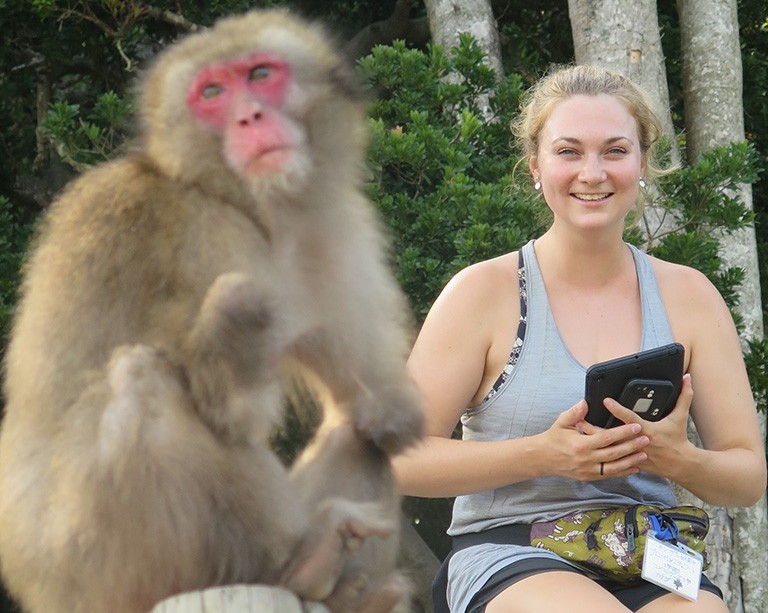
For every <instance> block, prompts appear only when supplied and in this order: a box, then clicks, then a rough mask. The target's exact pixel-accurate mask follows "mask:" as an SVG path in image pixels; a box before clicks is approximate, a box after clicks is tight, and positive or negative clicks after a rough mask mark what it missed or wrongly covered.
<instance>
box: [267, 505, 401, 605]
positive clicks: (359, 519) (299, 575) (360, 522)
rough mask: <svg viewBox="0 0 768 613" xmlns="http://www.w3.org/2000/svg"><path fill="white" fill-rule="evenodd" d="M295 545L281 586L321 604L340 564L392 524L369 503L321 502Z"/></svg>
mask: <svg viewBox="0 0 768 613" xmlns="http://www.w3.org/2000/svg"><path fill="white" fill-rule="evenodd" d="M311 526H312V527H311V529H310V530H309V532H308V534H307V535H306V537H305V538H304V540H303V541H302V542H301V543H300V544H299V548H298V550H297V552H296V554H295V555H294V556H293V562H292V563H291V565H290V567H289V568H288V570H287V571H286V573H285V574H284V578H283V580H282V581H281V584H282V585H284V586H285V587H286V588H287V589H289V590H291V591H292V592H294V593H296V594H298V595H299V596H300V597H301V598H303V599H305V600H310V601H316V602H321V601H323V600H325V599H326V598H327V597H328V596H329V595H330V594H331V593H332V592H333V591H334V589H335V588H336V584H337V582H338V581H339V577H340V576H341V574H342V571H343V569H344V565H345V563H346V562H347V560H348V558H349V557H350V556H354V555H355V554H356V553H357V552H358V551H359V550H360V548H361V547H362V545H363V543H364V542H365V540H366V539H368V538H373V537H379V538H387V537H389V536H390V535H391V534H392V533H393V532H394V531H395V528H396V527H395V526H394V525H393V523H392V521H391V520H389V519H388V518H386V517H385V515H384V514H383V513H382V510H381V507H380V505H378V504H377V503H373V502H354V501H351V500H346V499H342V498H331V499H328V500H326V501H324V502H323V503H322V504H321V505H320V508H319V510H318V512H317V514H316V515H315V516H314V517H313V518H312V521H311Z"/></svg>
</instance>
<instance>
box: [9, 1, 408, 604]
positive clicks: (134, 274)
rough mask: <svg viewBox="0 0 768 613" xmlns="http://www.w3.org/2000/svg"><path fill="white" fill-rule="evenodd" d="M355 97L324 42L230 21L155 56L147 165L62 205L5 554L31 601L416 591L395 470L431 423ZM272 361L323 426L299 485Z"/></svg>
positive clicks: (373, 596) (148, 89)
mask: <svg viewBox="0 0 768 613" xmlns="http://www.w3.org/2000/svg"><path fill="white" fill-rule="evenodd" d="M356 88H357V85H356V83H355V80H354V76H353V72H352V70H351V68H350V67H348V66H346V65H345V64H344V62H343V60H342V59H341V56H340V55H339V54H338V53H337V52H335V51H334V50H333V49H332V48H330V47H329V45H328V44H327V43H326V41H325V37H324V36H323V34H322V32H320V31H319V30H317V29H316V28H314V27H312V26H309V25H307V24H304V23H302V22H299V21H296V20H295V19H293V18H291V17H289V16H288V15H287V14H285V13H281V12H264V13H252V14H248V15H246V16H243V17H239V18H230V19H226V20H223V21H221V22H220V23H219V24H217V25H216V26H215V27H214V28H212V29H210V30H208V31H206V32H203V33H200V34H195V35H193V36H191V37H189V38H187V39H186V40H184V41H182V42H181V43H180V44H178V45H175V46H174V47H172V48H170V49H169V50H168V51H167V52H165V53H164V54H163V55H161V57H160V58H158V61H157V62H156V64H155V66H154V68H153V69H152V70H151V71H150V73H149V74H148V76H147V78H146V79H145V81H144V84H143V89H142V93H143V98H142V106H141V109H142V110H141V118H142V121H143V130H142V133H141V139H140V142H139V144H138V146H137V148H136V150H135V152H132V153H130V154H129V155H127V156H125V157H124V158H123V159H120V160H117V161H114V162H111V163H108V164H104V165H102V166H101V167H98V168H96V169H94V170H91V171H89V172H88V173H86V174H85V175H83V176H82V177H80V178H79V179H77V180H76V181H74V182H73V183H72V185H71V186H69V187H68V189H67V190H66V191H65V193H64V194H63V196H62V197H61V198H60V199H59V200H58V201H57V202H56V203H54V205H53V206H52V207H51V210H50V212H49V214H48V215H47V218H46V220H45V222H44V224H43V226H42V228H41V231H40V232H39V235H38V236H37V240H36V243H35V245H34V249H33V251H32V253H31V257H30V260H29V262H28V265H27V267H26V271H25V280H24V284H23V291H22V296H21V299H20V303H19V307H18V312H17V315H16V319H15V324H14V327H13V332H12V338H11V342H10V346H9V348H8V352H7V355H6V364H5V366H6V382H5V392H6V398H7V406H6V416H5V420H4V423H3V426H2V433H1V434H0V562H1V563H2V574H3V578H4V580H5V581H6V584H7V586H8V587H9V589H10V591H11V593H12V594H13V595H14V596H15V597H16V598H17V599H18V600H19V601H20V602H21V604H22V606H23V607H24V608H25V609H27V610H30V611H45V612H48V611H67V612H68V613H78V612H83V613H85V612H87V613H99V612H102V611H109V612H111V613H123V612H125V613H138V612H145V611H147V610H149V609H150V608H151V607H152V606H153V604H154V603H156V602H157V601H158V600H160V599H162V598H165V597H167V596H169V595H171V594H174V593H177V592H181V591H185V590H193V589H200V588H204V587H207V586H212V585H220V584H226V583H239V582H250V583H267V584H279V585H285V586H287V587H289V588H290V589H293V590H294V591H296V592H297V593H298V594H299V595H300V596H303V597H305V598H307V599H312V600H322V601H325V602H326V603H327V604H328V605H329V607H331V608H332V610H334V611H345V612H346V611H353V610H365V611H380V610H381V611H386V610H389V609H390V608H392V606H393V605H394V603H395V602H397V601H398V600H400V599H401V598H402V597H403V592H404V591H405V588H404V585H403V582H402V580H401V579H400V578H399V576H397V575H396V574H395V573H394V572H393V571H394V552H395V551H396V549H397V546H398V543H397V536H396V534H395V533H396V530H397V528H396V526H397V516H396V514H397V511H398V506H397V495H396V493H395V489H394V482H393V479H392V476H391V473H390V468H389V455H391V454H392V453H395V452H398V451H399V450H401V449H402V448H404V447H405V446H407V445H410V444H411V443H413V442H414V440H415V439H416V437H417V436H418V435H419V433H420V430H421V420H422V417H421V412H420V409H419V406H418V402H417V398H416V394H415V392H414V391H413V388H412V386H411V384H410V383H409V381H408V380H407V378H406V375H405V366H404V364H405V358H406V354H407V352H408V348H409V340H410V338H409V331H408V323H407V322H408V315H407V306H406V304H405V301H404V298H403V296H402V294H401V292H400V291H399V289H398V287H397V285H396V283H395V282H394V281H393V279H392V278H391V276H390V274H389V272H388V270H387V267H386V262H385V254H384V244H383V243H384V241H383V240H382V237H381V234H380V231H379V229H378V225H377V220H376V219H375V215H374V213H373V211H372V207H371V206H370V204H369V203H368V202H367V201H366V199H365V198H364V196H363V195H362V193H361V191H360V187H359V186H360V182H361V179H360V177H361V174H362V170H363V168H362V166H363V160H364V149H365V146H366V144H367V142H366V141H367V131H366V122H365V113H364V111H365V109H364V105H363V103H362V102H361V101H360V99H359V97H358V96H357V95H356ZM278 369H280V371H281V372H282V370H283V369H285V370H286V372H287V373H288V375H290V376H296V375H297V373H298V375H299V376H303V377H304V378H305V379H308V380H310V381H312V382H313V383H315V384H316V386H317V388H318V390H319V393H320V396H321V398H322V400H323V406H324V413H325V415H326V423H325V425H324V426H323V427H322V429H321V431H322V435H318V439H317V440H316V441H315V442H314V443H313V445H312V447H311V449H310V450H307V451H306V453H305V454H304V457H302V458H301V459H300V460H299V461H298V463H297V467H296V468H295V469H294V470H293V474H292V475H290V476H289V474H288V472H287V471H286V469H285V468H284V467H283V466H282V464H281V463H280V462H279V461H278V460H277V458H276V457H275V456H274V454H273V453H272V452H271V451H270V450H269V448H268V445H267V439H268V437H269V435H270V433H271V432H272V430H273V428H274V427H275V425H276V424H277V423H279V421H280V419H281V414H282V391H281V384H280V377H278ZM327 483H331V485H332V486H333V488H334V489H330V486H328V487H326V486H325V484H327ZM388 535H389V538H386V537H387V536H388ZM361 546H362V548H363V549H362V550H361V551H360V554H359V555H355V552H356V551H358V549H359V548H360V547H361Z"/></svg>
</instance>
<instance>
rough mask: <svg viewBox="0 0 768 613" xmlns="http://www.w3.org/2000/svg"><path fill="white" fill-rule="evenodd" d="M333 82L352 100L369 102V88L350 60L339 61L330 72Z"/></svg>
mask: <svg viewBox="0 0 768 613" xmlns="http://www.w3.org/2000/svg"><path fill="white" fill-rule="evenodd" d="M328 78H329V80H330V82H331V84H332V85H333V86H334V87H335V88H336V89H337V90H338V91H339V92H340V93H341V94H343V95H344V96H345V97H346V98H348V99H349V100H351V101H352V102H369V101H370V98H371V96H370V92H369V89H368V88H366V87H364V86H363V83H362V80H361V79H360V76H359V75H358V74H357V73H356V72H355V70H354V68H353V67H352V66H350V64H349V62H339V63H338V64H336V65H335V66H334V67H333V68H331V70H330V72H329V73H328Z"/></svg>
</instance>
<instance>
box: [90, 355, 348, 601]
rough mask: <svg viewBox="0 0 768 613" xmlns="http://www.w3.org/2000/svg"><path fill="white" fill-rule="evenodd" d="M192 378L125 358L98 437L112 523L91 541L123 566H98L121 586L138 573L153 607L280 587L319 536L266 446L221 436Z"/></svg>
mask: <svg viewBox="0 0 768 613" xmlns="http://www.w3.org/2000/svg"><path fill="white" fill-rule="evenodd" d="M181 373H182V369H181V368H180V367H176V366H174V365H173V364H171V363H170V362H169V361H168V360H167V359H166V358H165V356H164V355H163V354H162V353H161V352H159V351H156V350H154V349H152V348H150V347H146V346H141V345H138V346H131V347H123V348H120V349H118V350H117V351H116V352H115V354H114V356H113V358H112V360H111V362H110V365H109V368H108V372H107V384H108V387H109V393H110V396H111V397H110V399H109V401H108V404H107V407H106V409H105V411H104V416H103V418H102V421H101V425H100V431H99V440H98V447H99V448H100V453H99V458H98V465H99V474H100V475H103V477H102V478H101V479H98V478H97V479H92V480H91V484H90V485H88V487H91V488H92V489H93V498H94V500H96V501H97V503H96V504H97V505H99V506H98V507H96V508H98V509H99V510H98V511H94V517H96V518H98V521H104V522H105V523H104V525H102V526H100V527H98V528H94V527H92V526H90V524H92V523H95V522H94V521H89V522H85V521H84V524H85V525H87V526H88V529H87V530H84V532H85V533H87V534H91V533H93V534H95V535H100V537H99V538H98V539H97V540H95V542H94V543H93V547H94V549H98V550H99V552H101V551H102V550H103V551H104V553H103V554H102V553H99V556H100V557H101V558H102V559H104V560H107V561H108V563H110V564H113V565H117V566H115V567H114V568H111V569H109V570H108V571H105V570H103V569H102V568H92V569H91V570H92V572H93V575H94V577H99V576H103V573H104V572H107V576H108V577H109V578H110V579H114V580H115V581H117V582H118V583H120V582H121V578H122V577H123V576H126V577H128V579H126V581H125V582H124V583H125V584H134V585H142V586H147V588H146V589H147V591H145V592H144V593H142V594H141V595H140V601H141V604H142V606H143V609H141V610H148V608H149V607H148V606H146V605H147V604H151V602H152V599H153V598H157V597H165V596H168V595H170V594H171V593H173V592H174V591H180V590H184V589H186V590H190V589H202V588H203V587H207V586H211V585H216V584H222V583H238V582H251V583H267V584H274V583H277V582H278V581H279V579H280V577H281V575H282V573H283V572H284V569H285V567H286V566H287V565H288V564H290V563H291V562H292V560H293V558H292V554H293V552H294V550H296V549H297V547H298V546H299V543H301V542H302V540H301V539H302V536H303V535H304V534H305V533H306V532H307V529H308V517H309V513H308V511H307V510H306V507H305V506H304V504H303V500H302V499H301V498H300V497H298V496H297V495H296V493H295V491H294V489H293V487H292V486H291V484H290V483H289V480H288V473H287V471H286V470H285V468H284V467H283V466H282V464H281V463H280V461H279V460H278V459H277V457H275V456H274V454H273V453H272V452H271V451H270V450H269V449H268V448H267V447H266V446H264V445H248V444H244V443H235V444H233V443H232V442H231V441H228V440H222V439H221V438H220V437H218V436H216V435H215V433H213V432H211V430H210V428H209V427H208V426H207V424H204V423H203V422H202V421H201V420H200V419H199V417H198V415H197V414H196V413H195V411H194V410H193V408H192V406H191V403H190V399H189V397H188V390H187V389H186V387H185V385H184V384H183V383H184V379H183V377H182V376H181ZM257 408H258V407H256V409H257ZM104 484H109V488H110V490H109V491H111V492H112V493H111V495H109V496H105V495H104V492H103V490H105V485H104ZM126 518H128V520H127V521H126ZM345 519H346V517H337V521H338V522H339V523H343V521H344V520H345ZM129 529H130V530H134V529H135V532H132V533H130V537H129V536H128V534H129V533H128V530H129ZM328 530H329V531H330V528H328ZM339 547H340V545H339ZM122 565H125V567H126V568H125V569H124V570H122V571H121V570H120V567H121V566H122ZM121 573H122V574H121ZM134 575H135V577H134ZM129 579H130V580H129ZM95 583H96V584H99V585H101V584H102V583H104V584H105V585H107V584H106V583H105V582H99V581H95ZM310 587H314V585H311V586H310ZM104 589H105V590H106V589H107V588H106V587H105V588H104ZM142 589H144V588H142ZM125 597H126V598H127V597H128V596H125ZM90 610H94V611H95V610H110V609H109V606H107V605H105V606H103V607H102V608H99V607H96V608H93V609H90ZM136 610H139V608H138V607H136Z"/></svg>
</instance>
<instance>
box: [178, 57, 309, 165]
mask: <svg viewBox="0 0 768 613" xmlns="http://www.w3.org/2000/svg"><path fill="white" fill-rule="evenodd" d="M291 78H292V75H291V68H290V66H289V65H288V64H287V63H286V62H284V61H283V60H281V59H280V58H278V57H276V56H274V55H272V54H269V53H254V54H252V55H249V56H246V57H243V58H239V59H235V60H230V61H227V62H221V63H219V64H212V65H209V66H206V67H205V68H203V69H202V70H201V71H200V72H199V73H198V74H197V76H196V78H195V80H194V82H193V83H192V86H191V87H190V89H189V92H188V94H187V104H188V105H189V108H190V110H191V111H192V114H193V115H194V116H195V117H197V118H198V119H199V120H200V121H202V122H203V123H204V124H205V125H207V126H208V127H210V128H212V129H214V130H215V131H216V132H218V133H219V134H221V135H222V136H223V141H224V154H225V157H226V159H227V162H228V163H229V164H230V166H232V168H233V170H235V171H236V172H237V173H238V174H240V175H241V176H245V177H260V176H263V175H273V174H275V173H279V172H280V171H285V170H286V169H287V167H288V166H289V165H290V163H291V161H292V160H293V158H294V157H295V156H296V153H297V151H298V150H299V147H300V146H301V145H302V142H301V141H302V133H301V131H300V130H298V129H297V127H296V125H295V123H293V122H292V121H290V120H289V119H288V118H287V116H286V114H285V110H284V103H285V99H286V93H287V91H288V86H289V85H290V83H291Z"/></svg>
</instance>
